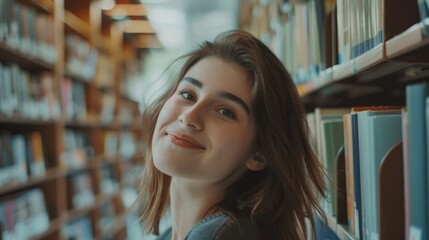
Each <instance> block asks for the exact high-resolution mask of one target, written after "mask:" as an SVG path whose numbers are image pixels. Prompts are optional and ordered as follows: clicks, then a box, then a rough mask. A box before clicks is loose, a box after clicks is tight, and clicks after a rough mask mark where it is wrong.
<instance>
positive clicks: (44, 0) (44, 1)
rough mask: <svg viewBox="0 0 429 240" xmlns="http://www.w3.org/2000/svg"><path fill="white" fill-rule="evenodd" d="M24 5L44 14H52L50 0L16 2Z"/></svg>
mask: <svg viewBox="0 0 429 240" xmlns="http://www.w3.org/2000/svg"><path fill="white" fill-rule="evenodd" d="M18 1H19V2H22V3H24V4H28V5H30V6H32V7H35V8H36V9H37V10H39V11H43V12H45V13H51V14H52V13H53V12H54V2H53V1H52V0H27V1H25V0H18Z"/></svg>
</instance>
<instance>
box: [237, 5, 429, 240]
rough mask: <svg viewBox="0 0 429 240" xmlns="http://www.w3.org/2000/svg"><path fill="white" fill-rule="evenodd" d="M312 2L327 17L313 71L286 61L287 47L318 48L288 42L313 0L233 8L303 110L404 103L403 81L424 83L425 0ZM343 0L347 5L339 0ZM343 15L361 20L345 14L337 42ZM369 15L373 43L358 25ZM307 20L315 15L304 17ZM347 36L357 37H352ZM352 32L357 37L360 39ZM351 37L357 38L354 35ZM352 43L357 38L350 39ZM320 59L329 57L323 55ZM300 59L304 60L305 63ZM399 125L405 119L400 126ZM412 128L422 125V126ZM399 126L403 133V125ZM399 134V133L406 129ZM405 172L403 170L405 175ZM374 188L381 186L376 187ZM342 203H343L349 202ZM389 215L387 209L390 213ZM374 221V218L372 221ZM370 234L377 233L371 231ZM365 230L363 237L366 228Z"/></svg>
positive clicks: (428, 49)
mask: <svg viewBox="0 0 429 240" xmlns="http://www.w3.org/2000/svg"><path fill="white" fill-rule="evenodd" d="M313 2H324V7H325V8H324V9H323V10H324V12H323V13H322V16H323V18H324V21H322V24H323V23H326V24H328V25H322V26H321V27H320V28H319V29H321V30H320V31H321V33H322V34H321V37H320V38H323V39H316V40H321V42H322V43H323V42H324V44H321V46H323V51H321V52H322V53H323V54H325V56H323V57H322V58H321V59H322V61H321V62H316V64H317V63H319V65H317V67H319V69H320V71H318V72H317V71H316V72H317V74H314V72H313V70H314V66H312V65H309V66H305V65H303V68H302V69H300V71H301V72H300V73H302V72H304V73H305V74H301V75H297V74H295V73H296V72H294V71H296V69H294V68H293V67H296V66H293V64H292V65H291V64H290V62H293V63H294V64H295V63H297V64H299V63H300V62H299V60H300V59H299V57H302V56H301V55H300V56H297V58H295V55H293V54H291V53H293V52H294V51H297V52H298V53H300V54H305V53H306V52H309V53H310V54H309V59H307V60H308V61H310V62H311V53H312V52H311V51H313V52H314V51H317V50H320V49H319V48H317V47H315V45H311V44H310V43H309V44H308V45H305V43H302V42H299V43H293V41H295V40H296V36H300V34H302V32H301V29H293V28H291V25H293V24H294V23H295V22H296V21H299V19H298V18H299V17H302V16H298V17H297V18H295V17H296V16H297V14H299V11H300V10H302V7H303V6H305V7H308V8H307V9H310V8H312V7H314V6H312V5H311V4H313V3H312V1H308V2H304V3H303V2H299V1H292V2H290V1H289V2H288V3H287V4H285V5H282V3H281V2H279V1H267V2H265V3H260V2H259V3H258V2H254V1H243V2H242V3H241V4H242V5H241V8H240V9H242V11H241V12H240V25H241V28H242V29H244V30H247V31H250V32H251V33H253V34H254V35H256V36H258V37H259V38H260V39H261V40H263V41H264V43H265V44H267V45H268V46H269V47H270V48H271V49H272V50H273V52H274V53H275V54H277V56H278V57H279V59H280V60H282V61H284V62H285V66H286V68H287V69H288V70H289V71H290V72H291V74H292V76H293V78H294V81H295V82H296V83H297V89H298V91H299V93H300V95H301V98H302V100H303V103H304V105H305V107H306V109H307V112H308V113H309V114H314V110H315V109H323V108H347V109H351V108H353V107H361V106H404V107H405V106H408V105H407V99H408V97H409V96H407V89H408V88H409V87H410V86H411V85H415V84H416V83H428V79H429V78H428V77H429V71H428V69H429V57H428V56H429V54H428V53H429V38H428V29H429V26H428V25H429V18H428V17H429V16H422V15H420V14H422V13H425V12H428V9H427V6H426V5H424V4H420V5H419V4H418V3H417V2H418V1H409V2H407V3H406V4H405V3H404V2H403V1H400V0H392V1H387V0H384V1H374V2H373V3H375V2H378V3H382V4H381V5H379V6H371V7H368V8H366V9H364V5H360V4H362V3H363V4H367V3H368V2H371V1H364V0H362V1H360V0H359V1H349V0H336V1H313ZM329 2H331V3H332V4H333V5H330V6H328V5H327V3H329ZM345 3H347V4H351V5H344V4H345ZM342 4H343V5H342ZM344 6H346V7H347V6H348V7H349V9H346V7H344ZM341 7H344V8H343V9H341ZM360 7H362V9H364V10H363V12H362V11H361V10H362V9H359V8H360ZM292 9H293V10H294V11H292ZM374 9H375V10H374ZM419 10H420V11H419ZM316 11H317V6H316ZM307 13H308V15H309V16H311V14H312V13H311V12H307ZM419 13H420V14H419ZM317 14H319V12H318V13H317ZM365 14H367V15H365ZM371 14H373V15H371ZM306 16H307V15H306ZM344 17H346V18H347V21H353V20H350V19H351V18H355V20H356V19H357V22H359V23H361V24H362V25H360V26H357V25H356V26H353V25H352V22H351V23H350V25H348V26H347V27H348V28H347V31H348V34H349V35H347V36H348V37H349V39H348V40H347V39H346V40H347V41H350V42H349V44H350V45H341V41H340V38H341V37H342V36H345V35H341V34H343V32H341V30H344V29H345V28H341V24H343V25H344V24H347V23H344V22H342V21H343V20H344V21H346V20H345V18H344ZM263 19H269V22H270V23H273V22H274V23H276V24H270V25H267V24H263V23H264V22H263V21H262V20H263ZM291 19H292V20H291ZM297 19H298V20H297ZM309 19H311V18H309ZM340 19H341V20H340ZM368 19H369V20H368ZM374 19H377V21H378V23H380V25H379V26H377V27H380V28H379V29H381V30H382V31H380V32H379V33H381V35H379V36H378V37H381V38H380V39H378V40H379V42H378V43H377V44H375V43H376V41H375V40H377V39H375V38H376V37H375V35H369V33H371V32H370V31H371V30H369V28H365V24H369V23H371V21H373V20H374ZM309 21H311V20H309ZM340 21H341V22H340ZM365 21H366V22H365ZM308 24H310V25H311V24H315V23H311V22H309V23H308ZM317 24H319V23H317ZM317 24H316V25H317ZM273 26H275V27H273ZM367 26H369V25H367ZM301 27H302V29H304V30H309V29H310V30H313V31H318V30H317V29H316V28H311V26H305V25H303V26H301ZM307 27H308V29H307ZM371 27H372V28H373V29H376V28H375V26H374V25H371ZM291 29H292V30H291ZM310 30H309V31H310ZM288 31H289V32H288ZM347 31H344V32H347ZM288 34H289V35H288ZM359 34H361V35H359ZM366 34H367V35H366ZM371 34H372V33H371ZM316 35H317V34H316ZM281 36H283V38H282V37H281ZM305 36H306V37H307V38H305V39H310V40H309V42H312V43H314V42H315V41H314V40H313V39H311V38H312V37H313V36H315V35H312V33H309V34H308V35H305ZM353 37H355V38H356V39H353ZM358 37H362V39H359V38H358ZM353 40H355V41H356V42H353ZM279 42H280V43H281V44H283V48H288V47H290V46H294V47H295V48H297V49H298V50H296V49H295V50H291V49H289V50H288V49H286V50H284V49H283V48H282V47H279V44H278V43H279ZM353 43H355V44H356V45H353ZM281 44H280V45H281ZM294 44H295V45H294ZM341 47H345V48H341ZM347 47H349V48H347ZM308 49H310V50H311V51H310V50H308ZM344 49H346V50H347V52H346V53H349V55H348V54H344V52H342V50H343V51H344ZM362 50H363V51H362ZM282 51H283V52H282ZM355 51H356V52H355ZM326 55H329V56H326ZM347 58H348V59H347ZM327 59H330V60H331V61H327ZM344 59H345V60H344ZM288 64H289V65H288ZM291 66H292V69H291ZM304 67H307V68H306V69H305V68H304ZM302 76H306V77H307V78H301V77H302ZM408 104H409V103H408ZM403 111H405V110H403ZM402 114H404V112H402ZM423 115H424V113H423ZM404 116H405V118H406V115H402V120H403V121H405V120H404ZM313 120H314V119H313ZM310 121H311V120H310V118H309V122H310ZM407 121H408V120H407ZM310 123H311V122H310ZM319 127H320V126H319ZM403 128H405V127H404V126H403ZM405 129H408V128H405ZM419 130H420V131H423V132H425V129H419ZM403 131H406V130H403ZM426 132H427V130H426ZM403 134H405V133H404V132H403ZM403 137H404V139H406V138H407V137H408V135H407V136H403ZM374 141H375V140H374ZM345 144H346V143H345ZM404 148H405V146H404ZM404 152H405V150H404ZM407 156H409V155H407ZM405 158H406V157H405ZM383 161H384V160H383ZM404 161H406V159H404ZM410 161H411V160H410ZM366 170H368V169H366ZM368 171H369V170H368ZM404 174H405V173H404ZM411 174H412V173H411ZM426 177H427V176H426ZM404 178H406V177H405V176H404ZM408 178H410V179H411V178H412V177H410V176H409V177H408ZM404 181H405V180H404ZM423 182H427V179H426V181H425V180H423ZM414 184H417V185H418V184H422V186H425V185H424V183H415V182H414ZM398 189H399V188H398ZM398 191H399V190H398ZM372 194H374V193H372ZM378 194H380V192H379V191H378ZM398 195H401V193H398ZM413 196H414V195H413ZM378 197H379V196H378ZM384 201H386V200H384ZM355 203H356V202H355ZM377 204H381V203H377ZM371 206H373V205H371ZM383 206H384V205H383ZM426 207H427V206H426ZM410 208H412V206H411V207H410ZM345 210H347V211H348V210H349V209H345ZM362 211H364V210H362ZM391 211H392V210H391ZM409 214H412V213H409ZM392 215H394V214H393V213H392ZM397 215H398V216H397V217H401V214H397ZM425 215H426V218H427V215H428V214H427V213H425ZM378 220H379V219H378ZM371 221H372V220H371ZM326 224H327V225H328V226H329V228H330V229H331V230H332V231H333V232H334V233H335V234H336V236H337V237H338V238H339V239H347V240H349V239H350V240H352V239H357V238H356V237H355V236H354V233H353V234H352V233H351V231H352V230H351V228H349V227H350V226H347V224H339V223H337V219H336V217H333V216H330V215H329V216H328V222H327V223H326ZM371 224H372V223H371ZM378 224H380V223H379V222H378ZM355 226H356V225H355ZM355 226H353V227H355ZM371 226H373V225H371ZM397 227H398V226H397ZM402 227H403V228H404V229H406V228H407V227H409V226H399V228H402ZM400 230H402V229H399V230H398V232H400ZM389 231H394V230H393V229H392V230H389ZM395 232H396V231H395ZM421 232H422V234H423V235H422V236H424V237H422V238H426V237H427V225H425V226H423V228H422V229H421ZM367 234H368V233H367ZM370 234H377V233H374V232H371V233H370ZM409 234H410V235H407V236H395V237H398V238H400V239H408V238H410V239H411V238H412V234H413V233H409ZM371 236H375V235H371ZM376 236H377V238H378V237H380V239H387V238H386V237H385V236H382V235H376ZM361 237H362V236H361ZM366 237H368V239H369V238H370V237H369V236H366ZM414 237H418V235H414ZM361 239H362V238H361Z"/></svg>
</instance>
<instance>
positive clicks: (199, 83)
mask: <svg viewBox="0 0 429 240" xmlns="http://www.w3.org/2000/svg"><path fill="white" fill-rule="evenodd" d="M182 81H187V82H189V83H191V84H192V85H194V86H196V87H197V88H202V87H203V83H202V82H200V81H198V80H197V79H195V78H192V77H184V78H183V79H182Z"/></svg>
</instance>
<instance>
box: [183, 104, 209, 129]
mask: <svg viewBox="0 0 429 240" xmlns="http://www.w3.org/2000/svg"><path fill="white" fill-rule="evenodd" d="M200 114H201V109H198V107H192V108H191V109H187V111H183V112H182V113H181V114H180V115H179V117H178V119H177V120H178V121H179V122H180V123H182V124H184V125H186V126H188V127H191V128H193V129H194V130H202V129H203V121H202V119H201V116H200Z"/></svg>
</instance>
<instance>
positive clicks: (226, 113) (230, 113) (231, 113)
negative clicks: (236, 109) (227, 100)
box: [219, 108, 235, 119]
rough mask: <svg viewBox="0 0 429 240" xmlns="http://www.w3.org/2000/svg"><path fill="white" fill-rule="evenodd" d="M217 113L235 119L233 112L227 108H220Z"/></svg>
mask: <svg viewBox="0 0 429 240" xmlns="http://www.w3.org/2000/svg"><path fill="white" fill-rule="evenodd" d="M219 113H220V114H222V115H224V116H226V117H229V118H232V119H235V114H234V113H233V112H232V111H230V110H228V109H225V108H222V109H220V110H219Z"/></svg>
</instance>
